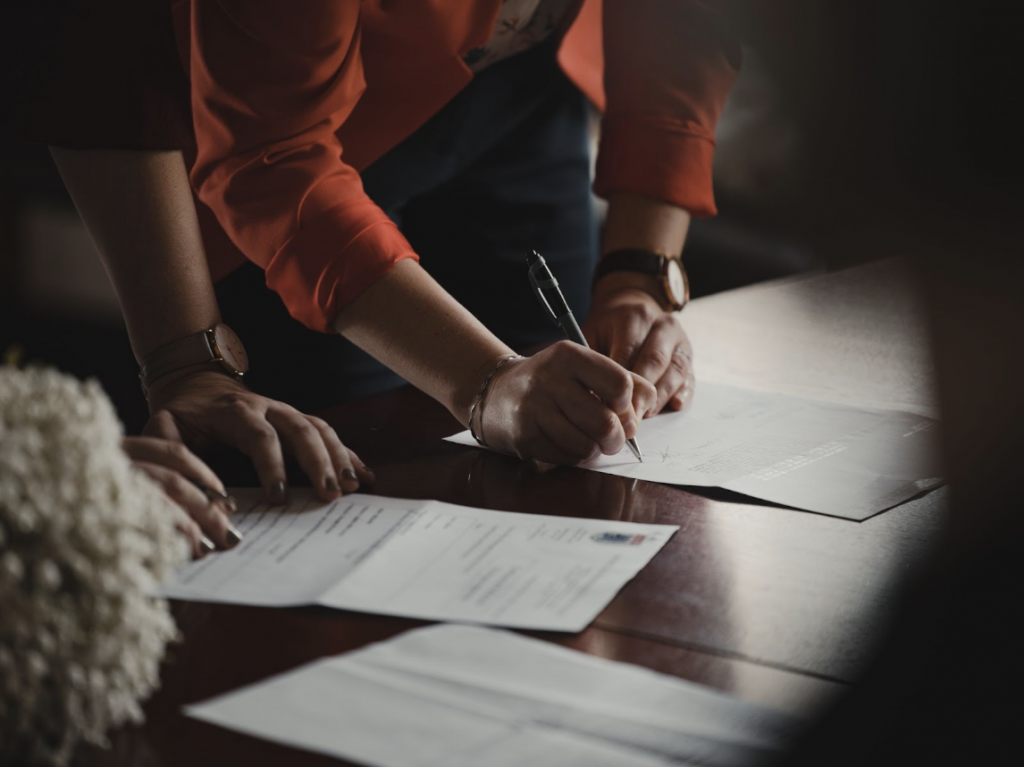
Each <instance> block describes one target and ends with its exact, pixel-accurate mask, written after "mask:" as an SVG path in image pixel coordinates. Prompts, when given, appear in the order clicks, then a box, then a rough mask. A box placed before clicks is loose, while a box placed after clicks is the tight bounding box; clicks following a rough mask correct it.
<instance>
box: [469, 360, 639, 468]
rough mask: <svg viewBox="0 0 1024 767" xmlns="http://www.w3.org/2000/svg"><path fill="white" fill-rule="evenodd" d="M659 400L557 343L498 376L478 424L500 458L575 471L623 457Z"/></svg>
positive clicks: (611, 366) (627, 375) (618, 370)
mask: <svg viewBox="0 0 1024 767" xmlns="http://www.w3.org/2000/svg"><path fill="white" fill-rule="evenodd" d="M657 398H658V392H657V390H656V389H655V387H654V386H653V385H652V384H651V383H650V382H649V381H647V380H645V379H644V378H641V377H640V376H638V375H636V374H634V373H631V372H629V371H628V370H626V369H625V368H623V367H622V366H621V365H619V364H617V363H616V362H613V361H612V360H610V359H609V358H608V357H605V356H604V355H603V354H599V353H597V352H595V351H593V350H591V349H587V348H586V347H583V346H580V345H579V344H574V343H572V342H570V341H560V342H558V343H556V344H554V345H553V346H550V347H548V348H547V349H545V350H544V351H542V352H539V353H537V354H535V355H533V356H532V357H526V358H523V359H520V360H515V361H513V362H510V363H509V364H507V365H505V366H504V367H503V368H502V369H501V370H500V371H498V373H497V374H496V375H495V377H494V380H493V381H491V384H490V387H489V388H488V391H487V395H486V397H485V398H484V401H483V403H482V404H481V407H482V408H483V410H482V412H481V414H480V419H481V420H479V421H475V423H476V424H477V426H478V432H477V433H478V434H479V435H480V437H481V438H482V439H483V440H484V441H485V442H486V443H487V444H488V445H489V446H491V447H493V448H495V449H497V450H502V451H504V452H508V453H514V454H515V455H517V456H519V457H520V458H523V459H533V460H537V461H544V462H547V463H557V464H562V465H568V466H576V465H578V464H581V463H586V462H588V461H592V460H594V459H595V458H597V457H598V456H599V455H601V454H602V453H603V454H605V455H614V454H615V453H618V452H619V451H620V450H621V449H622V448H623V446H624V445H625V442H626V440H627V439H630V438H632V437H634V436H636V432H637V429H638V428H639V424H640V418H642V417H643V415H644V413H646V412H647V411H648V410H650V409H651V408H653V407H654V405H655V403H656V401H657Z"/></svg>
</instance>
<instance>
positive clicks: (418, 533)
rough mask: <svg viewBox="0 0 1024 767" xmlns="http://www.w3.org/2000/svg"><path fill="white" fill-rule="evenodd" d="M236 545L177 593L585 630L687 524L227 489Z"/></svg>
mask: <svg viewBox="0 0 1024 767" xmlns="http://www.w3.org/2000/svg"><path fill="white" fill-rule="evenodd" d="M231 492H233V493H234V494H235V497H236V498H237V499H238V503H239V510H238V511H237V512H236V513H235V514H234V515H232V521H233V522H234V524H235V526H236V527H238V529H239V530H240V531H241V533H242V536H243V540H242V543H241V544H240V545H239V546H238V547H237V548H235V549H232V550H230V551H225V552H220V553H216V554H212V555H210V556H208V557H206V558H205V559H201V560H198V561H196V562H192V563H190V564H188V565H186V566H185V567H184V568H183V569H182V570H180V571H179V573H178V574H177V576H176V577H175V579H174V580H173V581H172V582H171V583H169V584H168V585H166V586H165V587H164V589H163V593H164V594H165V595H166V596H169V597H172V598H178V599H193V600H199V601H206V602H233V603H239V604H250V605H267V606H285V605H303V604H314V603H315V604H320V605H326V606H328V607H337V608H340V609H344V610H361V611H363V612H371V613H381V614H384V615H399V616H404V617H409V618H424V619H427V620H439V621H461V622H467V623H491V624H496V625H501V626H516V627H520V628H534V629H544V630H550V631H580V630H582V629H583V628H585V627H586V626H587V624H589V623H590V622H591V621H592V620H593V619H594V618H595V617H596V616H597V614H598V613H599V612H600V611H601V610H602V609H604V607H605V605H607V604H608V602H610V601H611V600H612V597H614V596H615V594H616V593H617V592H618V591H619V589H621V588H622V587H623V586H624V585H625V584H626V583H627V582H628V581H629V580H630V579H631V578H632V577H633V576H634V575H636V574H637V573H638V572H639V571H640V569H641V568H643V567H644V565H646V564H647V563H648V562H649V561H650V560H651V557H653V556H654V555H655V554H657V553H658V551H659V550H660V549H661V547H662V546H663V545H664V544H665V542H666V541H668V539H669V538H671V537H672V535H673V533H675V531H676V530H678V529H679V528H678V527H676V526H673V525H647V524H637V523H633V522H619V521H606V520H600V519H573V518H568V517H551V516H544V515H534V514H518V513H514V512H507V511H490V510H487V509H475V508H470V507H468V506H456V505H454V504H450V503H440V502H438V501H417V500H404V499H399V498H384V497H381V496H374V495H363V494H354V495H347V496H344V497H342V498H339V499H338V500H336V501H333V502H331V503H323V502H322V501H318V500H316V499H315V498H314V496H313V495H312V494H311V493H310V492H309V491H305V492H302V491H293V492H292V499H291V501H290V503H289V504H288V505H287V506H268V505H267V504H266V503H264V502H263V501H262V498H261V495H260V492H259V491H258V490H251V489H245V490H232V491H231Z"/></svg>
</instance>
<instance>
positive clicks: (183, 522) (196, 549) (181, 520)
mask: <svg viewBox="0 0 1024 767" xmlns="http://www.w3.org/2000/svg"><path fill="white" fill-rule="evenodd" d="M172 505H173V507H174V512H175V513H174V529H175V530H177V531H178V532H179V533H181V534H182V536H183V537H184V538H185V540H186V541H187V542H188V547H189V552H190V553H191V554H192V558H193V559H202V558H203V557H205V556H206V554H207V551H208V549H206V548H205V547H204V546H203V531H202V530H200V529H199V525H197V524H196V523H195V521H194V520H193V519H192V518H191V517H190V516H189V515H188V514H187V513H186V512H185V510H184V509H183V508H181V507H180V506H178V505H177V504H172Z"/></svg>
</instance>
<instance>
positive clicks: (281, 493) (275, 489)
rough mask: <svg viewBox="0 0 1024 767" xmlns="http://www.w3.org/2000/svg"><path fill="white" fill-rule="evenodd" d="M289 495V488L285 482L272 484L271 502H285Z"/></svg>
mask: <svg viewBox="0 0 1024 767" xmlns="http://www.w3.org/2000/svg"><path fill="white" fill-rule="evenodd" d="M286 497H287V488H286V487H285V484H284V482H275V483H274V484H273V485H271V486H270V502H271V503H284V501H285V498H286Z"/></svg>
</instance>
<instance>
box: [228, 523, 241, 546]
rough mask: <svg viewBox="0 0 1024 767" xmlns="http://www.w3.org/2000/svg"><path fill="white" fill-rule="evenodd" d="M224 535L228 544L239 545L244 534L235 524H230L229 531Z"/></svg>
mask: <svg viewBox="0 0 1024 767" xmlns="http://www.w3.org/2000/svg"><path fill="white" fill-rule="evenodd" d="M224 537H225V538H226V539H227V542H228V546H237V545H238V544H240V543H241V542H242V534H241V533H240V532H238V528H237V527H235V526H234V525H228V531H227V532H226V533H224Z"/></svg>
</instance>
